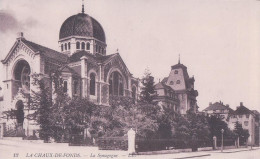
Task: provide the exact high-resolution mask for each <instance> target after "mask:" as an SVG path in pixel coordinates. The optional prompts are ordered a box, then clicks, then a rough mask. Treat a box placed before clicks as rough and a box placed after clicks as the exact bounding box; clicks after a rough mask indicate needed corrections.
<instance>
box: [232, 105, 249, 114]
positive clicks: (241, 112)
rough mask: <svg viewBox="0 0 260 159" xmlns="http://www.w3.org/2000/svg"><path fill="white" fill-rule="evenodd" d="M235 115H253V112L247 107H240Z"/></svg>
mask: <svg viewBox="0 0 260 159" xmlns="http://www.w3.org/2000/svg"><path fill="white" fill-rule="evenodd" d="M234 114H235V115H244V114H253V112H252V111H251V110H249V109H248V108H247V107H245V106H243V105H240V106H238V107H237V109H236V110H235V111H234Z"/></svg>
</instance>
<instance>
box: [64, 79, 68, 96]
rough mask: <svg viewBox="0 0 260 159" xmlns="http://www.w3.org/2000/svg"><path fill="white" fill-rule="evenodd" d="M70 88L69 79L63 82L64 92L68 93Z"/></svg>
mask: <svg viewBox="0 0 260 159" xmlns="http://www.w3.org/2000/svg"><path fill="white" fill-rule="evenodd" d="M67 90H68V82H67V81H64V82H63V92H64V93H66V92H67Z"/></svg>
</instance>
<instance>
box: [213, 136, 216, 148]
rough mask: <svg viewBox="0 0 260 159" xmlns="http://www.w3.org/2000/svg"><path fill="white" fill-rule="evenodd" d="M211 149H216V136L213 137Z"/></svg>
mask: <svg viewBox="0 0 260 159" xmlns="http://www.w3.org/2000/svg"><path fill="white" fill-rule="evenodd" d="M213 149H214V150H216V149H217V137H216V136H214V137H213Z"/></svg>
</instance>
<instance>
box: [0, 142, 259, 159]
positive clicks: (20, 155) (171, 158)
mask: <svg viewBox="0 0 260 159" xmlns="http://www.w3.org/2000/svg"><path fill="white" fill-rule="evenodd" d="M41 158H45V159H46V158H48V159H49V158H55V159H74V158H78V159H80V158H82V159H88V158H93V159H94V158H98V159H112V158H114V159H115V158H118V159H120V158H136V159H139V158H140V159H145V158H149V159H158V158H162V159H181V158H199V159H211V158H212V159H213V158H214V159H233V158H234V159H259V158H260V149H259V148H258V147H255V148H253V150H250V148H244V149H233V150H232V149H231V150H224V152H223V153H221V152H220V151H200V152H186V153H174V154H157V155H133V156H129V155H128V154H127V152H126V151H108V150H98V149H97V147H79V146H68V145H66V144H58V143H50V144H41V143H26V142H24V141H9V140H0V159H41Z"/></svg>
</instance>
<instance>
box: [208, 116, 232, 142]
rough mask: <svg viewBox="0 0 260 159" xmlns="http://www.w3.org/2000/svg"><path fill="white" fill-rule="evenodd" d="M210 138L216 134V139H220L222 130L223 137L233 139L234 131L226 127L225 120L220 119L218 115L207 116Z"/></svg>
mask: <svg viewBox="0 0 260 159" xmlns="http://www.w3.org/2000/svg"><path fill="white" fill-rule="evenodd" d="M208 123H209V130H210V138H211V139H212V138H213V137H214V136H216V137H217V138H218V139H221V135H222V133H221V130H222V129H223V130H224V134H225V137H226V138H227V139H234V133H233V132H232V131H231V130H230V129H229V128H228V125H227V123H226V122H224V121H223V120H222V118H221V117H220V116H215V115H212V116H210V117H208Z"/></svg>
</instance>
